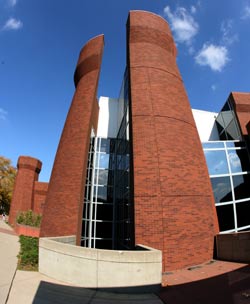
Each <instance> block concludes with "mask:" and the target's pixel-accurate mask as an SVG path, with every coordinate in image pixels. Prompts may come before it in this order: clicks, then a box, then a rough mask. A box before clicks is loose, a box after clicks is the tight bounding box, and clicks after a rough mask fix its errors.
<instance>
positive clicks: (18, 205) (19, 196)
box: [9, 156, 42, 224]
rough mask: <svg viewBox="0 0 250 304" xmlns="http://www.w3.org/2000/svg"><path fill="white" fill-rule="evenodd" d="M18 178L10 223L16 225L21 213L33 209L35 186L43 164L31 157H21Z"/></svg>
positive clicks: (18, 165) (18, 163) (18, 164)
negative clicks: (18, 215) (17, 217)
mask: <svg viewBox="0 0 250 304" xmlns="http://www.w3.org/2000/svg"><path fill="white" fill-rule="evenodd" d="M17 168H18V171H17V176H16V180H15V186H14V191H13V196H12V201H11V208H10V215H9V222H10V224H15V219H16V216H17V213H18V212H19V211H27V210H32V209H33V201H34V184H35V182H36V181H37V180H38V175H39V173H40V171H41V168H42V162H41V161H40V160H38V159H36V158H33V157H29V156H20V157H19V158H18V162H17Z"/></svg>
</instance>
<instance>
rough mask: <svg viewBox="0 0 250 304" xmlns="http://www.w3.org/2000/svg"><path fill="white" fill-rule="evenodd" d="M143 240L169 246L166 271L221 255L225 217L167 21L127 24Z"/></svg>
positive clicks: (138, 14) (139, 17)
mask: <svg viewBox="0 0 250 304" xmlns="http://www.w3.org/2000/svg"><path fill="white" fill-rule="evenodd" d="M127 31H128V33H127V35H128V38H127V39H128V54H127V56H128V68H129V82H130V97H131V113H130V124H131V128H132V131H131V140H132V154H133V167H134V206H135V243H137V244H138V243H140V244H144V245H149V246H152V247H154V248H158V249H160V250H162V252H163V271H168V270H173V269H179V268H183V267H186V266H190V265H195V264H199V263H202V262H204V261H207V260H209V259H211V258H212V257H213V243H214V235H215V234H216V232H217V231H218V223H217V218H216V213H215V212H216V211H215V206H214V199H213V194H212V189H211V185H210V180H209V175H208V171H207V166H206V162H205V158H204V154H203V151H202V146H201V143H200V140H199V137H198V133H197V130H196V126H195V122H194V119H193V116H192V112H191V108H190V105H189V102H188V97H187V94H186V91H185V88H184V85H183V81H182V78H181V75H180V72H179V69H178V67H177V64H176V47H175V44H174V41H173V38H172V35H171V31H170V29H169V26H168V24H167V22H166V21H165V20H164V19H163V18H161V17H159V16H157V15H154V14H152V13H149V12H142V11H131V12H130V14H129V18H128V23H127Z"/></svg>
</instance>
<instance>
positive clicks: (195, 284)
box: [0, 219, 250, 304]
mask: <svg viewBox="0 0 250 304" xmlns="http://www.w3.org/2000/svg"><path fill="white" fill-rule="evenodd" d="M18 252H19V243H18V237H17V236H16V235H15V234H14V232H13V230H12V229H11V228H10V227H9V226H8V225H7V224H6V223H5V222H3V221H2V219H0V261H1V268H0V304H16V303H18V304H31V303H33V304H47V303H48V304H52V303H53V304H54V303H60V304H63V303H72V304H78V303H79V304H80V303H81V304H85V303H89V304H98V303H99V304H109V303H110V304H112V303H123V304H140V303H144V304H162V303H166V304H184V303H185V304H201V303H202V304H211V303H214V304H217V303H218V304H224V303H225V304H245V303H250V266H249V265H247V264H240V263H229V262H222V261H210V262H208V263H205V264H202V265H199V266H196V267H191V268H188V269H182V270H178V271H174V272H169V273H166V274H165V275H163V288H162V289H161V291H160V292H159V294H158V296H159V297H158V296H157V295H155V294H126V293H123V294H121V293H114V292H107V291H105V292H104V291H100V290H94V289H87V288H82V287H76V286H69V285H67V284H65V283H62V282H59V281H56V280H53V279H51V278H49V277H46V276H44V275H42V274H40V273H39V272H30V271H19V270H18V271H16V265H17V257H16V256H17V254H18ZM164 286H165V287H164Z"/></svg>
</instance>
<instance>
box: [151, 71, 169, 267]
mask: <svg viewBox="0 0 250 304" xmlns="http://www.w3.org/2000/svg"><path fill="white" fill-rule="evenodd" d="M149 69H150V68H149V67H148V68H147V78H148V85H149V88H150V90H149V92H150V93H149V94H150V102H151V106H152V110H153V113H152V114H151V115H150V116H151V118H152V121H153V124H154V131H153V132H154V138H155V140H154V141H155V147H156V151H157V175H158V180H159V183H160V185H159V186H160V198H158V199H160V200H161V219H162V229H163V230H164V219H163V200H162V199H161V197H162V187H161V182H160V180H161V174H160V161H159V149H158V144H157V136H156V123H155V115H153V114H154V113H155V111H154V103H153V102H152V99H153V98H152V88H151V81H150V76H151V75H150V70H149ZM164 248H165V237H164V233H163V250H162V266H163V265H165V261H164V259H165V255H164Z"/></svg>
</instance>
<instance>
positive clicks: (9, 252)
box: [0, 218, 19, 304]
mask: <svg viewBox="0 0 250 304" xmlns="http://www.w3.org/2000/svg"><path fill="white" fill-rule="evenodd" d="M18 253H19V242H18V237H17V236H16V235H15V233H14V232H13V230H12V228H11V227H9V225H7V224H6V223H5V222H4V221H3V220H2V218H0V261H1V265H0V304H5V303H6V299H7V297H8V293H9V290H10V287H11V284H12V280H13V278H14V275H15V272H16V266H17V255H18Z"/></svg>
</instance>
